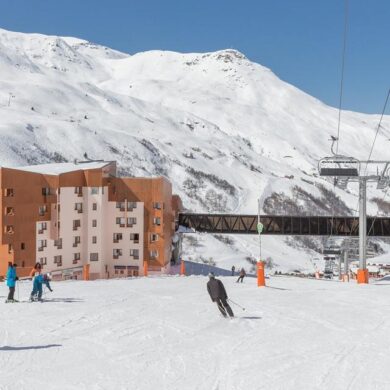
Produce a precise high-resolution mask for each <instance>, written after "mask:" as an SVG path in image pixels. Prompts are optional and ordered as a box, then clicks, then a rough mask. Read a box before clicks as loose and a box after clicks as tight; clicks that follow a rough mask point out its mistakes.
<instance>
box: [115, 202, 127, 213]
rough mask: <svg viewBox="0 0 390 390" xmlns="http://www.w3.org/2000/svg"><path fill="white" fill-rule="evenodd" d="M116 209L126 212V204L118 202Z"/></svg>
mask: <svg viewBox="0 0 390 390" xmlns="http://www.w3.org/2000/svg"><path fill="white" fill-rule="evenodd" d="M116 208H117V209H120V210H121V211H125V202H116Z"/></svg>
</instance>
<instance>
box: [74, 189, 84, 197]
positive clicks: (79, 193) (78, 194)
mask: <svg viewBox="0 0 390 390" xmlns="http://www.w3.org/2000/svg"><path fill="white" fill-rule="evenodd" d="M74 193H75V194H77V196H83V187H75V188H74Z"/></svg>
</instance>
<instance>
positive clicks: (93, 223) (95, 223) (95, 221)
mask: <svg viewBox="0 0 390 390" xmlns="http://www.w3.org/2000/svg"><path fill="white" fill-rule="evenodd" d="M92 227H97V220H96V219H93V220H92Z"/></svg>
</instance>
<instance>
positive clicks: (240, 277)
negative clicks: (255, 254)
mask: <svg viewBox="0 0 390 390" xmlns="http://www.w3.org/2000/svg"><path fill="white" fill-rule="evenodd" d="M245 276H246V272H245V270H244V268H241V271H240V276H239V277H238V279H237V281H236V283H238V282H240V281H241V283H242V281H243V280H244V278H245Z"/></svg>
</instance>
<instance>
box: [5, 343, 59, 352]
mask: <svg viewBox="0 0 390 390" xmlns="http://www.w3.org/2000/svg"><path fill="white" fill-rule="evenodd" d="M55 347H62V344H47V345H31V346H26V347H10V346H8V345H4V347H0V351H28V350H31V349H33V350H34V349H47V348H55Z"/></svg>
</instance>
